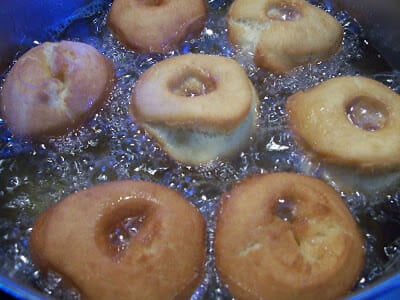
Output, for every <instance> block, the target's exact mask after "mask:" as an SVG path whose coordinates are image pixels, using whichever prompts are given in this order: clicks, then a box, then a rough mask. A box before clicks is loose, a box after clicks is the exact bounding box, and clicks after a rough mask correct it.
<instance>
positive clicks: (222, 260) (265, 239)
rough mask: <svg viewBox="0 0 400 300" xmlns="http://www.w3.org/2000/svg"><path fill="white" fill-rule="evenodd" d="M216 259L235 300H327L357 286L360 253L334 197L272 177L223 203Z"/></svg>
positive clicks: (308, 180) (251, 181) (254, 181)
mask: <svg viewBox="0 0 400 300" xmlns="http://www.w3.org/2000/svg"><path fill="white" fill-rule="evenodd" d="M215 257H216V266H217V271H218V273H219V274H220V276H221V279H222V280H223V282H224V283H225V284H227V286H228V288H229V290H230V292H231V293H232V295H233V296H234V297H235V299H334V298H338V297H340V296H344V295H345V294H346V293H348V292H350V290H351V288H352V287H353V285H354V284H355V283H356V280H357V279H358V276H359V274H360V272H361V271H362V268H363V264H364V249H363V239H362V237H361V234H360V232H359V229H358V227H357V224H356V223H355V221H354V220H353V217H352V215H351V214H350V212H349V211H348V209H347V207H346V205H345V204H344V202H343V201H342V199H341V198H340V197H339V195H338V194H337V193H336V192H335V190H333V189H332V188H331V187H330V186H328V185H327V184H325V183H324V182H322V181H320V180H318V179H315V178H312V177H307V176H304V175H298V174H290V173H275V174H266V175H256V176H253V177H249V178H247V179H245V180H243V181H242V182H239V183H238V184H236V186H235V187H234V188H233V189H232V190H231V191H229V192H228V193H226V194H224V195H223V197H222V200H221V203H220V207H219V213H218V219H217V228H216V235H215Z"/></svg>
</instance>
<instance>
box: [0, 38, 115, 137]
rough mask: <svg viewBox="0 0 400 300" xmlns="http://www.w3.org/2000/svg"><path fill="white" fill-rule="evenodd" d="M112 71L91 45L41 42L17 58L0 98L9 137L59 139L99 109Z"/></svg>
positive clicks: (109, 89)
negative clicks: (11, 135)
mask: <svg viewBox="0 0 400 300" xmlns="http://www.w3.org/2000/svg"><path fill="white" fill-rule="evenodd" d="M114 77H115V75H114V67H113V65H112V63H111V61H109V60H108V59H107V58H106V57H105V56H103V55H102V54H101V53H99V52H98V51H97V50H96V49H95V48H93V47H92V46H90V45H87V44H84V43H80V42H70V41H62V42H58V43H49V42H46V43H43V44H41V45H39V46H37V47H35V48H32V49H30V50H29V51H28V52H27V53H25V54H24V55H23V56H21V57H20V58H19V59H18V61H17V62H16V63H15V65H14V66H13V67H12V69H11V71H10V72H9V73H8V75H7V78H6V80H5V83H4V86H3V90H2V93H1V107H0V109H1V114H2V116H3V117H4V118H5V120H6V122H7V125H8V126H9V127H10V129H11V131H12V132H13V134H15V135H16V136H21V137H28V138H32V139H44V138H48V137H51V136H59V135H63V134H65V133H66V132H68V131H70V130H71V129H75V128H77V127H79V126H81V125H82V124H83V123H84V122H85V121H86V120H88V119H89V118H90V117H92V116H93V115H94V113H95V112H96V111H97V110H98V109H99V108H100V107H101V106H102V105H103V104H104V102H105V101H106V100H107V98H108V97H109V94H110V92H111V89H112V87H113V83H114Z"/></svg>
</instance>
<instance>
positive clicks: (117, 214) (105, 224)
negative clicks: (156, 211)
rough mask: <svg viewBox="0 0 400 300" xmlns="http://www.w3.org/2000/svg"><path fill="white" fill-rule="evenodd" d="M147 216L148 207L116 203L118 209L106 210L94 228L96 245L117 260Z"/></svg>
mask: <svg viewBox="0 0 400 300" xmlns="http://www.w3.org/2000/svg"><path fill="white" fill-rule="evenodd" d="M149 215H150V207H148V206H146V205H143V204H142V205H140V204H139V205H132V203H123V204H120V203H118V207H113V208H112V209H109V210H107V211H106V213H105V214H104V215H102V216H101V217H100V219H99V220H98V223H97V226H96V243H97V245H98V247H99V248H100V250H102V251H103V252H104V253H105V254H106V255H108V256H110V257H112V258H113V259H116V260H119V259H120V258H121V257H122V256H123V255H124V253H125V252H126V250H127V249H128V247H129V246H130V243H131V241H132V240H133V239H134V238H135V236H136V235H137V234H139V232H140V230H141V228H142V227H143V225H144V224H145V222H146V220H147V218H148V217H149Z"/></svg>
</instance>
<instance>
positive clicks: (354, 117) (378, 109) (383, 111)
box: [346, 96, 389, 131]
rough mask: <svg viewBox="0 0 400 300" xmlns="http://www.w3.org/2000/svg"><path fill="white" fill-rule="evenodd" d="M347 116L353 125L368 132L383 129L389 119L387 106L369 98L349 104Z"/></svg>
mask: <svg viewBox="0 0 400 300" xmlns="http://www.w3.org/2000/svg"><path fill="white" fill-rule="evenodd" d="M346 114H347V118H348V119H349V121H350V122H351V123H352V124H353V125H355V126H357V127H358V128H361V129H363V130H366V131H377V130H380V129H383V128H384V127H385V125H386V123H387V121H388V118H389V112H388V110H387V108H386V106H385V104H383V103H382V102H380V101H378V100H377V99H375V98H372V97H368V96H360V97H356V98H354V99H352V100H351V101H350V102H349V103H348V104H347V107H346Z"/></svg>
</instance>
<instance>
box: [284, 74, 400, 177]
mask: <svg viewBox="0 0 400 300" xmlns="http://www.w3.org/2000/svg"><path fill="white" fill-rule="evenodd" d="M357 99H361V100H360V101H364V100H363V99H365V101H366V102H370V103H371V105H373V106H374V107H376V109H377V112H378V113H380V114H383V115H384V116H385V121H384V124H383V126H382V128H378V129H376V130H368V129H364V128H360V127H359V126H357V125H355V124H354V123H353V122H352V121H351V120H350V119H349V117H348V110H349V107H350V106H351V103H352V102H354V101H355V100H357ZM367 104H368V103H367ZM286 111H287V113H288V118H289V124H290V128H291V129H292V130H293V131H294V133H295V136H296V138H297V141H298V143H299V144H300V145H302V146H303V147H304V148H305V149H306V150H309V151H311V153H315V154H316V155H317V156H318V158H319V159H322V160H324V161H326V162H329V163H334V164H337V165H342V166H349V167H353V168H356V169H358V170H360V171H365V172H367V171H368V172H370V171H384V170H390V169H398V167H399V166H400V157H399V155H398V153H399V152H400V136H399V130H400V119H399V118H398V116H399V114H400V96H399V95H398V94H396V93H395V92H394V91H392V90H391V89H389V88H388V87H386V86H385V85H384V84H382V83H379V82H377V81H375V80H372V79H368V78H365V77H350V76H345V77H337V78H334V79H330V80H327V81H325V82H324V83H321V84H319V85H318V86H316V87H314V88H311V89H309V90H306V91H299V92H297V93H296V94H294V95H292V96H291V97H289V99H288V101H287V105H286Z"/></svg>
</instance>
